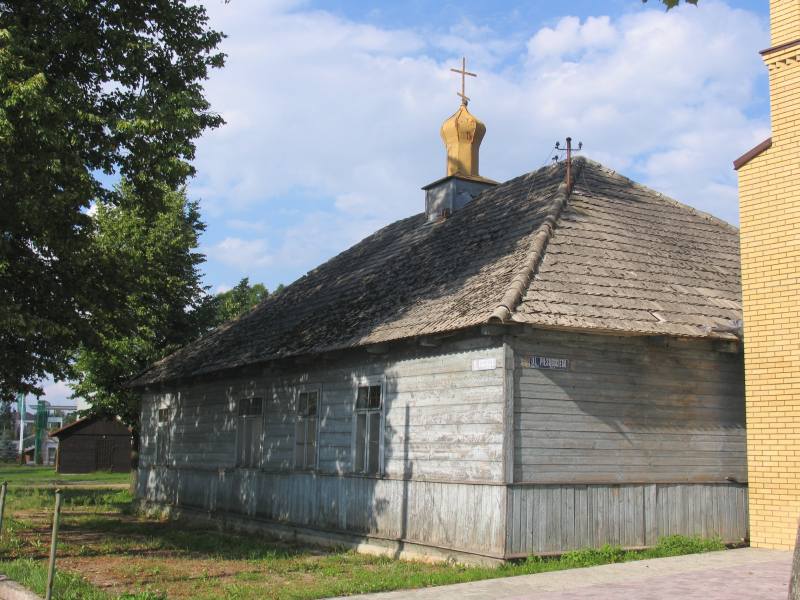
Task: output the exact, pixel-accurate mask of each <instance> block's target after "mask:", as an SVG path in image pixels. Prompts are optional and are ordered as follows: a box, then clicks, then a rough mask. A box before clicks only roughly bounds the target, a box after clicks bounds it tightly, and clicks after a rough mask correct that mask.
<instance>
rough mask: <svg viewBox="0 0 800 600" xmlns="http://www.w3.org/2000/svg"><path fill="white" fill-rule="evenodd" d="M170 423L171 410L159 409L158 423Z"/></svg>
mask: <svg viewBox="0 0 800 600" xmlns="http://www.w3.org/2000/svg"><path fill="white" fill-rule="evenodd" d="M167 421H169V409H168V408H159V409H158V422H159V423H166V422H167Z"/></svg>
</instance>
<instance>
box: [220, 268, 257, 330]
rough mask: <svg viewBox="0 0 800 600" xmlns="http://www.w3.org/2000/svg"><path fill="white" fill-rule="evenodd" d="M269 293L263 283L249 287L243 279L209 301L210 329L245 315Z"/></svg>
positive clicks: (248, 282)
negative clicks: (210, 312)
mask: <svg viewBox="0 0 800 600" xmlns="http://www.w3.org/2000/svg"><path fill="white" fill-rule="evenodd" d="M267 296H269V291H268V290H267V288H266V287H265V286H264V284H263V283H254V284H253V285H250V280H249V279H248V278H247V277H245V278H243V279H242V280H241V281H240V282H239V283H237V284H236V285H235V286H234V287H233V288H232V289H230V290H228V291H227V292H221V293H219V294H217V295H216V296H214V298H213V299H212V300H211V302H210V305H211V310H212V314H211V317H210V319H209V320H208V324H209V326H210V327H216V326H217V325H221V324H222V323H226V322H227V321H230V320H232V319H235V318H236V317H238V316H240V315H242V314H244V313H246V312H247V311H248V310H250V309H251V308H253V307H254V306H255V305H256V304H258V303H259V302H261V301H262V300H263V299H264V298H266V297H267Z"/></svg>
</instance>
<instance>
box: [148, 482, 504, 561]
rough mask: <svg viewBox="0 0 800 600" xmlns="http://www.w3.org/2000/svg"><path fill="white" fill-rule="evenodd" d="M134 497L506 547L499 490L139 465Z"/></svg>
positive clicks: (449, 544) (440, 543) (394, 535)
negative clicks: (137, 487)
mask: <svg viewBox="0 0 800 600" xmlns="http://www.w3.org/2000/svg"><path fill="white" fill-rule="evenodd" d="M138 482H139V489H138V490H137V496H138V497H140V498H144V499H147V500H149V501H152V502H157V503H162V504H174V505H180V506H185V507H189V508H195V509H201V510H206V511H222V512H225V513H232V514H240V515H246V516H250V517H254V518H259V519H265V520H269V521H276V522H280V523H285V524H289V525H296V526H301V527H312V528H316V529H320V530H327V531H332V532H347V533H351V534H363V535H372V536H376V537H380V538H385V539H391V540H404V541H408V542H415V543H419V544H423V545H429V546H435V547H439V548H446V549H451V550H457V551H462V552H470V553H476V554H481V555H486V556H494V557H498V558H500V557H502V556H503V552H504V550H505V543H506V539H505V507H506V487H505V486H504V485H496V484H494V485H493V484H480V483H478V484H468V483H454V482H432V481H419V480H399V479H379V478H373V477H359V476H346V475H322V474H318V473H297V472H295V473H274V472H267V471H262V470H256V469H231V470H222V471H214V470H210V469H206V470H202V469H197V468H188V467H184V468H175V467H141V468H140V471H139V478H138Z"/></svg>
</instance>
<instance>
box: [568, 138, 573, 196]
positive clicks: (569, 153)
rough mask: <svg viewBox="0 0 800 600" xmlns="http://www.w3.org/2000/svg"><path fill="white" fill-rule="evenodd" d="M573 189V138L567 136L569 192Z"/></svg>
mask: <svg viewBox="0 0 800 600" xmlns="http://www.w3.org/2000/svg"><path fill="white" fill-rule="evenodd" d="M571 189H572V138H571V137H568V138H567V193H569V191H570V190H571Z"/></svg>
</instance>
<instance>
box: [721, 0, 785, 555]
mask: <svg viewBox="0 0 800 600" xmlns="http://www.w3.org/2000/svg"><path fill="white" fill-rule="evenodd" d="M770 21H771V31H772V39H771V47H770V48H768V49H766V50H763V51H762V52H761V55H762V56H763V58H764V62H765V63H766V66H767V69H768V70H769V85H770V104H771V111H772V137H771V138H769V139H767V140H764V141H763V142H762V143H761V144H759V145H758V146H756V147H755V148H753V149H752V150H750V151H749V152H747V153H746V154H745V155H744V156H742V157H741V158H739V159H738V160H737V161H735V162H734V166H735V168H736V169H737V170H738V172H739V196H740V205H741V209H740V210H741V232H740V236H741V257H742V287H743V289H742V292H743V301H744V334H745V381H746V390H747V434H748V443H747V453H748V471H749V481H750V490H749V494H750V527H751V532H750V534H751V544H752V545H753V546H760V547H770V548H789V547H791V546H793V544H794V539H795V535H796V530H797V519H798V515H800V178H798V168H800V122H798V118H800V0H770Z"/></svg>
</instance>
